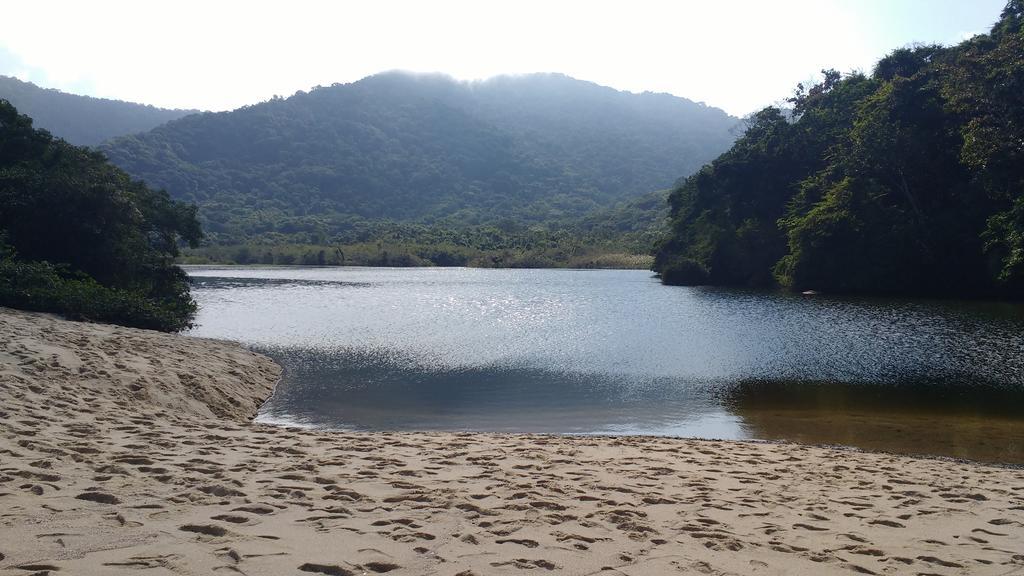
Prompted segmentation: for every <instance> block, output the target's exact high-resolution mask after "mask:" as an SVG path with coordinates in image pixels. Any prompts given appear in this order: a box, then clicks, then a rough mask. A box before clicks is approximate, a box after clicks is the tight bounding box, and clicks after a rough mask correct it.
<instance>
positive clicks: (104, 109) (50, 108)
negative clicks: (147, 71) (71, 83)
mask: <svg viewBox="0 0 1024 576" xmlns="http://www.w3.org/2000/svg"><path fill="white" fill-rule="evenodd" d="M0 98H3V99H4V100H7V101H9V102H10V103H11V104H13V105H14V107H15V108H17V109H18V111H19V112H20V113H22V114H25V115H26V116H29V117H31V118H32V120H33V123H34V124H35V127H36V128H42V129H44V130H47V131H49V132H50V133H51V134H53V135H54V136H57V137H58V138H63V139H64V140H67V141H68V142H70V143H72V144H76V145H79V146H95V145H97V144H99V143H100V142H103V141H104V140H108V139H110V138H114V137H116V136H124V135H126V134H134V133H136V132H145V131H147V130H151V129H153V128H155V127H157V126H159V125H160V124H163V123H165V122H170V121H171V120H177V119H178V118H181V117H182V116H187V115H189V114H193V113H195V112H196V110H166V109H163V108H155V107H153V106H147V105H145V104H134V103H132V102H122V101H120V100H107V99H105V98H93V97H91V96H78V95H77V94H68V93H66V92H61V91H60V90H54V89H50V88H40V87H39V86H36V85H35V84H32V83H31V82H22V81H21V80H18V79H17V78H11V77H10V76H0Z"/></svg>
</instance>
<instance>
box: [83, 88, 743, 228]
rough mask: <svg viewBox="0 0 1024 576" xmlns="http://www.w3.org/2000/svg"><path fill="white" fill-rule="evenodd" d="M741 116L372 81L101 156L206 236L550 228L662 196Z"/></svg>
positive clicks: (202, 118)
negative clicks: (397, 225)
mask: <svg viewBox="0 0 1024 576" xmlns="http://www.w3.org/2000/svg"><path fill="white" fill-rule="evenodd" d="M736 122H737V120H736V119H735V118H732V117H730V116H729V115H727V114H726V113H724V112H722V111H721V110H718V109H716V108H711V107H708V106H705V105H703V104H698V103H694V102H691V101H688V100H685V99H682V98H676V97H673V96H669V95H664V94H650V93H645V94H631V93H626V92H619V91H616V90H613V89H611V88H606V87H602V86H598V85H596V84H592V83H589V82H583V81H579V80H575V79H572V78H569V77H566V76H562V75H552V74H541V75H528V76H518V77H502V78H496V79H492V80H489V81H483V82H469V83H467V82H458V81H455V80H452V79H451V78H448V77H445V76H440V75H414V74H407V73H400V72H391V73H384V74H379V75H376V76H371V77H368V78H365V79H363V80H361V81H359V82H355V83H351V84H336V85H333V86H330V87H318V88H315V89H313V90H311V91H310V92H299V93H297V94H295V95H294V96H291V97H289V98H286V99H282V98H275V99H273V100H271V101H268V102H264V103H261V104H256V105H253V106H247V107H244V108H240V109H238V110H235V111H232V112H224V113H206V114H200V115H194V116H189V117H186V118H182V119H180V120H177V121H174V122H171V123H168V124H166V125H163V126H160V127H158V128H156V129H154V130H153V131H151V132H148V133H146V134H141V135H133V136H127V137H124V138H119V139H117V140H114V141H112V142H110V143H108V144H106V145H105V146H104V148H103V150H104V151H105V152H106V153H107V154H108V156H109V157H110V159H111V161H112V162H114V163H115V164H117V165H118V166H120V167H122V168H124V169H125V170H126V171H128V172H129V173H131V174H133V175H134V176H136V177H139V178H143V179H145V180H146V182H148V183H149V184H151V185H154V186H157V187H160V188H166V189H167V190H168V191H169V192H170V193H171V194H172V196H174V197H176V198H179V199H184V200H187V201H191V202H195V203H197V204H198V205H199V207H200V216H201V218H202V219H203V221H204V227H205V229H206V231H207V232H208V234H209V235H210V237H211V239H212V240H213V241H215V242H220V243H232V242H241V241H246V240H252V239H266V238H272V239H278V240H280V239H287V240H291V241H295V240H298V241H303V242H317V243H323V242H327V241H330V239H331V238H332V237H334V236H335V235H336V234H338V233H342V232H344V231H345V230H347V229H350V228H351V227H352V226H353V225H354V224H355V223H358V222H362V221H367V220H372V221H401V222H417V223H421V224H426V225H436V226H445V227H467V226H477V225H487V224H494V223H500V222H506V223H508V222H512V223H515V224H516V225H523V224H531V223H539V222H546V223H551V222H558V221H561V220H563V219H572V218H576V217H579V216H581V215H583V214H586V213H588V212H590V211H592V210H594V209H598V208H605V207H610V206H612V205H615V204H617V203H619V202H622V201H624V200H628V199H630V198H632V197H636V196H639V195H642V194H644V193H649V192H651V191H652V190H657V189H663V188H666V187H668V186H670V185H671V184H672V183H673V182H674V181H675V180H676V179H677V178H678V177H679V175H680V174H688V173H690V172H692V171H694V170H696V169H697V168H699V167H700V166H701V165H703V164H704V163H706V162H708V161H709V160H711V159H712V158H714V157H715V156H717V155H718V154H720V153H721V152H722V151H724V150H725V149H727V148H728V146H729V145H730V144H731V142H732V140H733V139H734V136H733V135H732V133H731V130H732V128H734V126H735V124H736Z"/></svg>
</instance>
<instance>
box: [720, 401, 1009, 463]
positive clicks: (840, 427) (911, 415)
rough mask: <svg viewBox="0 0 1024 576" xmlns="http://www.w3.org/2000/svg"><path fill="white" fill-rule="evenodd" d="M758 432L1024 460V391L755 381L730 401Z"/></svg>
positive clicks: (899, 449)
mask: <svg viewBox="0 0 1024 576" xmlns="http://www.w3.org/2000/svg"><path fill="white" fill-rule="evenodd" d="M725 404H726V405H727V406H728V407H729V410H730V411H731V412H732V413H733V414H735V415H736V416H737V417H738V418H739V419H740V421H741V426H742V427H743V428H744V429H745V430H746V432H747V434H748V435H749V436H750V437H752V438H760V439H765V440H788V441H792V442H800V443H805V444H829V445H844V446H854V447H857V448H861V449H864V450H879V451H885V452H893V453H897V454H928V455H937V456H949V457H953V458H964V459H968V460H976V461H981V462H1001V463H1007V464H1022V465H1024V418H1022V415H1021V411H1022V409H1024V395H1021V394H1020V393H1017V392H1013V391H1006V390H998V389H990V388H985V387H981V388H978V389H974V390H971V391H970V392H958V391H955V390H946V391H944V392H939V391H936V390H935V389H934V388H929V387H924V386H907V388H906V389H904V390H895V389H892V388H887V387H879V386H869V385H852V386H851V385H844V384H836V383H777V382H774V383H773V382H756V383H744V384H741V385H740V386H737V387H736V388H735V389H733V390H732V391H731V392H730V393H729V394H728V397H727V399H726V401H725Z"/></svg>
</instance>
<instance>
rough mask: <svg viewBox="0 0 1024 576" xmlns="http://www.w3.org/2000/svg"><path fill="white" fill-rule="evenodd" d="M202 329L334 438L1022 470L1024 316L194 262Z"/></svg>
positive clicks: (467, 275)
mask: <svg viewBox="0 0 1024 576" xmlns="http://www.w3.org/2000/svg"><path fill="white" fill-rule="evenodd" d="M189 273H190V274H191V275H192V277H193V280H194V286H193V294H194V296H195V298H196V300H197V301H198V302H199V305H200V312H199V315H198V318H197V321H198V326H197V327H196V328H195V329H194V330H193V331H192V333H193V334H195V335H199V336H206V337H212V338H227V339H232V340H238V341H241V342H243V343H245V344H247V345H249V346H250V347H252V348H254V349H256V350H258V351H260V352H263V353H265V354H267V355H269V356H271V357H273V358H274V359H275V360H277V361H278V362H279V363H280V364H281V365H283V366H284V368H285V375H284V379H283V380H282V382H281V385H280V386H279V387H278V389H277V391H276V393H275V395H274V396H273V398H271V399H270V400H269V401H268V402H267V403H266V405H265V406H264V407H263V409H262V411H261V413H260V416H259V418H260V419H261V420H263V421H265V422H275V423H285V424H293V425H303V426H312V427H322V428H329V429H343V430H380V429H387V430H474V431H501V432H552V433H582V434H658V435H673V436H698V437H706V438H732V439H745V438H759V439H788V440H795V441H802V442H812V443H826V444H847V445H853V446H859V447H864V448H872V449H883V450H892V451H898V452H911V453H930V454H942V455H950V456H961V457H967V458H973V459H979V460H990V461H1001V462H1015V463H1021V462H1024V307H1022V306H1020V305H1013V304H995V303H964V302H943V301H927V300H893V299H863V298H862V299H850V298H830V297H822V296H816V297H806V296H799V295H790V294H783V293H771V292H754V291H736V290H723V289H710V288H683V287H668V286H662V285H661V284H660V283H659V282H658V281H657V280H656V279H655V278H653V277H652V276H651V274H650V273H649V272H645V271H572V270H480V269H451V268H435V269H423V268H420V269H386V268H385V269H382V268H232V267H225V268H191V269H190V270H189Z"/></svg>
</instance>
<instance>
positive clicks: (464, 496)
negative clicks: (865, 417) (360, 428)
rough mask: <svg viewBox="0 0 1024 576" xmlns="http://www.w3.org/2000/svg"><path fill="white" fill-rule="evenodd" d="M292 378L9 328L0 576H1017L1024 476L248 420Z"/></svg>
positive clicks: (202, 344)
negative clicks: (281, 380) (550, 575)
mask: <svg viewBox="0 0 1024 576" xmlns="http://www.w3.org/2000/svg"><path fill="white" fill-rule="evenodd" d="M279 374H280V369H279V368H278V367H277V366H276V365H275V364H274V363H273V362H272V361H270V360H269V359H267V358H265V357H262V356H259V355H257V354H254V353H252V352H250V351H248V350H245V349H243V348H241V347H240V346H238V345H235V344H233V343H229V342H219V341H213V340H202V339H196V338H187V337H182V336H174V335H167V334H161V333H156V332H149V331H143V330H134V329H128V328H121V327H115V326H108V325H98V324H88V323H78V322H69V321H64V320H60V319H57V318H55V317H53V316H49V315H43V314H33V313H25V312H16V311H12V310H6V309H0V573H2V574H11V575H14V576H18V575H22V574H52V575H59V574H153V575H159V574H248V575H259V574H268V575H271V574H273V575H282V574H297V575H300V574H326V575H329V576H338V575H352V574H377V573H388V574H395V575H398V574H442V575H447V576H456V575H460V576H468V575H471V574H476V575H480V576H482V575H485V574H524V573H547V572H549V571H551V572H558V573H564V574H596V573H601V574H609V575H615V574H629V575H649V574H676V573H686V574H690V573H693V574H851V573H859V574H921V575H924V574H1024V472H1022V471H1021V470H1020V469H1014V468H1007V467H999V466H990V465H980V464H972V463H963V462H956V461H951V460H942V459H929V458H911V457H905V456H894V455H889V454H882V453H866V452H858V451H854V450H846V449H831V448H821V447H811V446H801V445H794V444H785V443H755V442H719V441H702V440H680V439H667V438H638V437H621V438H605V437H600V438H598V437H552V436H527V435H485V434H439V433H429V434H427V433H326V432H317V431H305V430H296V429H284V428H278V427H271V426H265V425H258V424H253V423H251V422H250V421H251V418H252V417H253V415H254V414H255V413H256V411H257V409H258V407H259V406H260V404H261V403H262V401H263V400H264V399H265V398H266V397H267V396H268V395H269V394H271V393H272V389H273V386H274V384H275V383H276V381H277V379H278V377H279Z"/></svg>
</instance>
